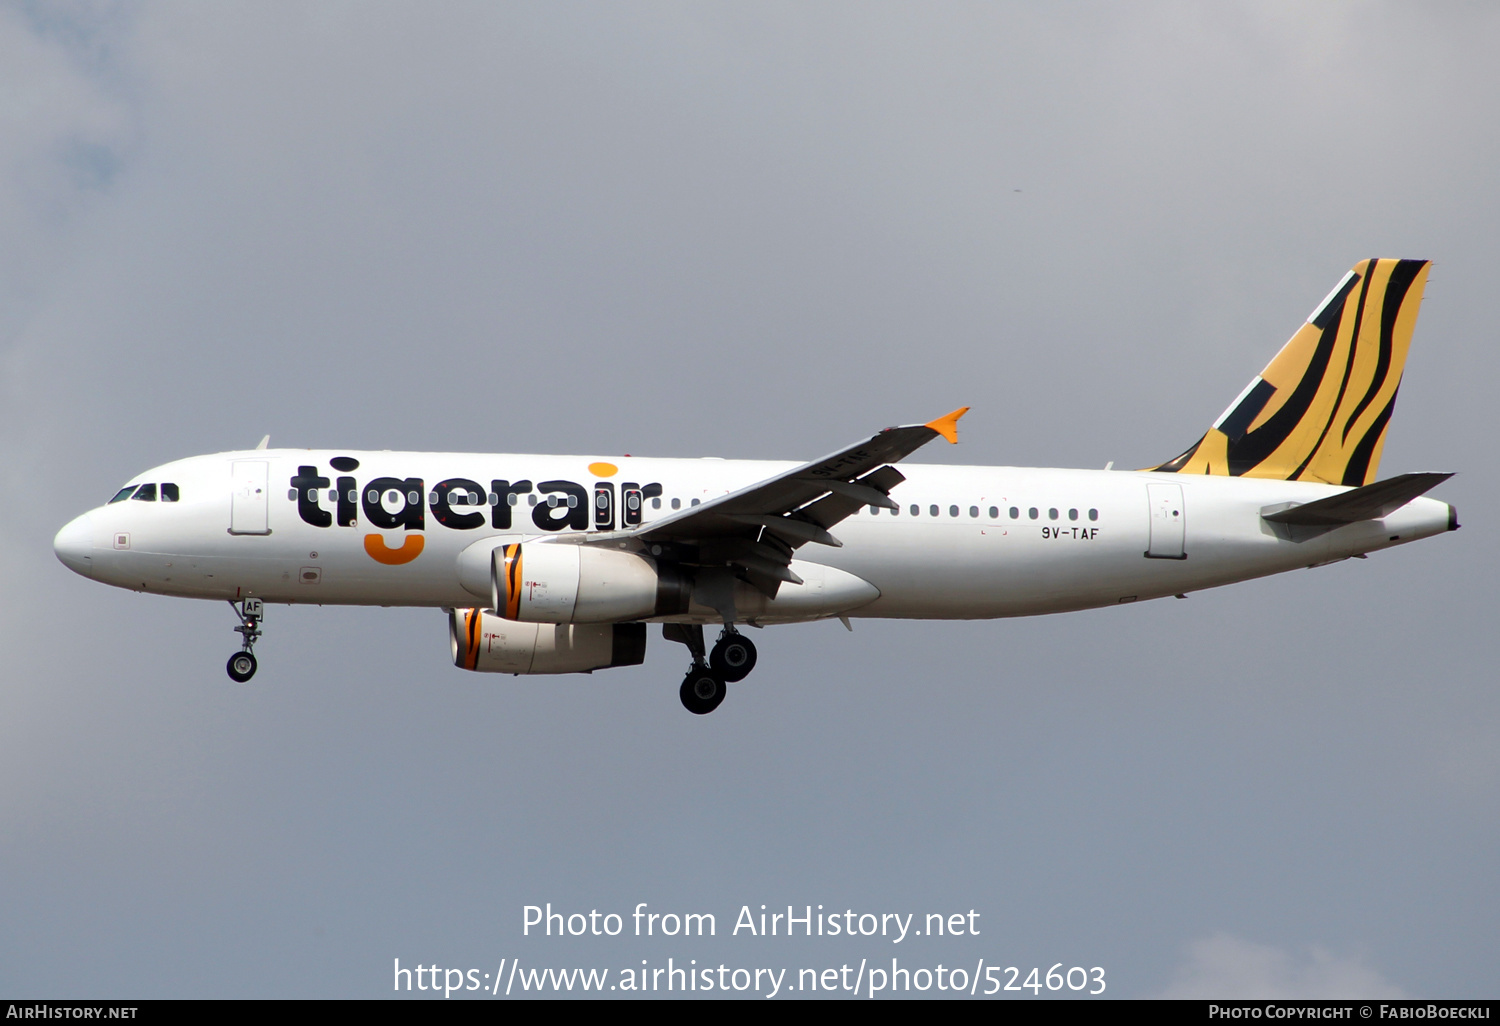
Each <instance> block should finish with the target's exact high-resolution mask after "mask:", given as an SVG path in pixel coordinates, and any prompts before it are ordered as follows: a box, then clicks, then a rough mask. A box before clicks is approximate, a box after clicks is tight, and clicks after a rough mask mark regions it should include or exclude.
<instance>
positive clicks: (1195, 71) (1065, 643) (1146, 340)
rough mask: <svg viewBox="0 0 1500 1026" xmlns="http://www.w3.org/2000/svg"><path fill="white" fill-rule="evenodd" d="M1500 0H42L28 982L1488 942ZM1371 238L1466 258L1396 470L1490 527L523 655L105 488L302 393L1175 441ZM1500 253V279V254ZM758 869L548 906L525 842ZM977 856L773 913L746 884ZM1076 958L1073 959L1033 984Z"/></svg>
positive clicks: (713, 436) (1492, 943)
mask: <svg viewBox="0 0 1500 1026" xmlns="http://www.w3.org/2000/svg"><path fill="white" fill-rule="evenodd" d="M1497 52H1500V9H1496V8H1495V7H1494V6H1493V5H1489V4H1443V5H1436V4H1429V5H1414V4H1400V3H1344V4H1318V5H1314V4H1284V3H1267V4H1225V3H1203V4H1192V3H1180V4H1178V3H1156V4H1131V5H1118V4H1103V3H1101V4H1087V3H1078V4H1047V5H1041V4H1037V5H1020V4H978V5H963V4H944V5H941V6H933V5H926V4H921V5H918V4H911V5H901V4H867V3H866V4H832V3H829V4H819V5H805V4H772V3H764V2H759V3H754V4H712V5H708V4H704V5H689V4H603V3H546V4H493V3H469V4H463V3H442V4H436V3H426V4H416V3H409V4H392V3H319V4H316V5H307V4H301V3H297V4H293V3H280V4H277V3H254V4H250V3H219V4H197V3H152V2H145V3H137V4H121V5H116V4H111V3H86V2H78V3H45V4H44V3H5V4H3V5H0V388H3V392H0V397H3V399H0V401H3V406H0V456H3V460H0V475H3V476H0V488H3V490H4V496H3V499H4V501H3V503H0V518H3V519H0V526H3V528H4V534H5V539H6V544H5V546H4V548H3V549H0V674H3V686H0V992H3V993H5V994H9V995H13V996H17V995H98V996H126V995H129V996H143V997H147V996H157V997H172V996H236V995H250V996H354V997H373V996H381V995H383V994H386V993H388V992H389V988H390V985H391V976H390V973H391V967H392V961H391V960H392V959H393V958H400V959H401V962H402V964H403V965H416V964H417V963H419V962H420V963H424V964H431V963H433V962H436V963H438V964H441V965H444V966H453V967H464V968H469V967H478V968H480V969H481V970H482V971H492V970H491V968H490V967H492V966H494V965H496V964H498V962H499V960H500V959H501V958H502V957H511V958H514V957H520V958H521V959H522V960H523V964H530V965H537V966H540V965H555V966H566V965H572V964H578V965H597V966H601V967H610V968H614V969H619V968H623V967H629V966H633V965H636V964H638V963H639V962H640V960H641V959H647V960H650V961H652V964H659V963H660V962H662V961H664V960H665V959H666V958H667V957H669V956H672V957H674V958H676V959H677V960H678V961H679V962H680V961H681V960H683V959H687V958H697V959H699V962H700V964H705V963H712V964H717V963H719V962H724V963H725V964H727V965H729V966H730V967H734V966H749V967H754V966H757V965H783V966H790V967H797V966H816V967H822V966H837V965H839V964H842V963H845V962H848V961H850V960H851V959H852V960H853V961H854V962H858V960H859V959H861V958H869V959H871V960H876V959H887V958H889V957H891V956H893V955H895V956H899V957H900V958H901V959H902V964H903V965H909V966H912V967H917V966H921V965H929V966H930V965H933V964H935V963H936V962H937V961H941V960H944V959H946V960H947V961H948V962H949V964H962V965H972V964H973V963H974V962H976V961H977V960H978V959H980V958H983V959H984V960H985V961H986V964H999V965H1017V966H1023V967H1029V966H1031V965H1038V966H1040V967H1041V968H1042V970H1043V971H1044V972H1045V970H1046V968H1047V967H1048V966H1050V965H1052V964H1053V963H1055V962H1059V961H1060V962H1064V963H1065V964H1066V965H1074V964H1079V965H1084V966H1095V965H1099V966H1104V967H1106V969H1107V971H1108V980H1109V983H1110V990H1109V993H1110V994H1111V995H1115V996H1145V995H1154V994H1163V993H1171V994H1208V993H1214V994H1243V995H1249V994H1263V995H1296V994H1325V995H1332V994H1340V993H1347V992H1351V991H1352V992H1359V993H1363V994H1369V995H1374V994H1398V993H1405V994H1408V995H1416V996H1489V997H1494V996H1496V992H1497V990H1500V987H1497V969H1496V964H1495V958H1494V955H1495V951H1496V950H1497V946H1500V945H1497V942H1500V927H1497V925H1496V924H1497V923H1500V914H1497V912H1500V874H1497V873H1496V865H1497V862H1496V857H1497V841H1500V828H1497V823H1500V753H1497V750H1496V745H1495V738H1496V736H1497V732H1500V697H1497V688H1496V686H1495V670H1494V666H1495V662H1496V630H1495V615H1496V611H1497V608H1500V605H1497V595H1496V584H1495V569H1496V565H1497V560H1496V554H1497V545H1496V540H1495V536H1494V517H1493V515H1492V511H1493V510H1494V509H1496V508H1497V505H1500V494H1497V492H1500V489H1497V486H1496V470H1497V467H1496V460H1495V456H1494V445H1495V442H1494V432H1493V430H1492V429H1491V428H1490V427H1488V426H1487V425H1488V417H1489V413H1488V412H1486V411H1492V410H1493V408H1494V402H1495V400H1494V390H1495V387H1496V382H1497V380H1500V376H1497V370H1500V357H1497V346H1496V337H1495V329H1494V325H1493V296H1494V294H1495V284H1494V280H1493V278H1492V277H1491V276H1492V275H1493V274H1494V273H1495V271H1494V267H1493V251H1494V240H1495V239H1496V238H1497V237H1500V218H1497V210H1500V206H1497V199H1496V184H1497V182H1496V172H1495V168H1496V167H1497V157H1500V152H1497V151H1500V130H1497V126H1500V65H1497V64H1496V62H1495V60H1494V54H1495V53H1497ZM1367 256H1391V257H1425V258H1430V259H1433V260H1435V261H1436V267H1435V269H1434V271H1433V274H1432V281H1431V284H1430V286H1429V288H1428V290H1427V295H1426V302H1425V304H1424V306H1423V309H1422V315H1421V320H1420V322H1419V323H1418V326H1417V332H1416V338H1415V343H1414V346H1413V348H1412V353H1411V357H1410V360H1409V362H1408V364H1407V371H1408V374H1407V377H1406V380H1405V384H1404V387H1403V389H1402V393H1401V398H1400V402H1399V404H1398V407H1397V410H1396V414H1395V417H1394V419H1393V422H1392V428H1391V432H1390V437H1389V440H1388V443H1387V445H1386V449H1385V456H1384V463H1383V465H1382V471H1383V472H1384V473H1386V474H1392V473H1399V472H1404V471H1414V470H1450V471H1457V472H1458V474H1459V476H1458V477H1456V478H1454V479H1453V480H1452V481H1450V482H1448V483H1447V484H1445V485H1443V486H1442V488H1441V489H1440V490H1439V492H1438V494H1439V497H1441V498H1444V499H1446V500H1448V501H1451V502H1454V503H1455V504H1456V505H1457V507H1458V509H1459V511H1460V514H1461V517H1462V519H1463V521H1464V524H1465V529H1464V530H1463V531H1461V532H1459V533H1458V534H1455V535H1449V536H1445V537H1442V538H1437V539H1433V540H1430V541H1427V542H1424V543H1419V544H1417V545H1413V546H1410V547H1407V548H1403V549H1399V550H1395V551H1391V552H1386V553H1381V554H1378V555H1376V556H1374V557H1372V558H1371V559H1369V560H1364V561H1350V562H1346V563H1342V564H1339V565H1337V566H1333V567H1329V568H1325V569H1320V570H1317V571H1303V572H1298V573H1294V574H1289V575H1284V576H1282V577H1279V578H1273V579H1270V580H1266V581H1261V582H1254V583H1249V584H1244V585H1239V586H1236V587H1233V588H1229V589H1222V590H1219V591H1215V592H1206V593H1199V594H1196V595H1193V596H1192V597H1191V598H1190V599H1189V600H1188V601H1184V602H1173V601H1166V602H1154V603H1144V604H1140V605H1138V606H1134V607H1131V608H1127V609H1113V610H1102V611H1096V612H1088V613H1078V614H1071V615H1066V616H1058V617H1051V618H1043V619H1034V620H1016V621H995V622H977V623H957V624H954V623H883V622H877V621H869V622H863V623H859V624H858V625H857V630H856V632H855V633H854V634H852V635H851V634H847V633H845V632H844V631H843V630H842V629H841V628H840V627H839V626H838V625H837V624H836V623H835V624H820V625H809V626H800V627H791V628H782V629H772V630H769V631H767V632H765V634H764V635H761V636H758V637H757V640H758V641H759V642H760V646H761V659H760V667H759V669H758V670H757V672H756V674H755V675H754V676H753V677H752V678H751V679H750V680H749V681H747V682H746V683H745V684H743V685H739V686H737V687H736V688H735V689H734V694H733V695H732V696H731V698H730V700H729V701H728V702H727V703H726V705H725V706H724V708H722V709H721V710H720V711H719V712H718V713H716V714H715V715H713V716H710V717H706V718H702V719H699V718H696V717H692V716H689V715H687V714H686V713H685V712H684V711H683V710H682V709H681V707H680V706H679V705H678V702H677V698H676V685H677V682H678V680H679V678H680V675H681V672H682V669H683V667H684V665H685V660H684V658H683V655H682V650H681V649H680V648H679V647H677V646H670V645H666V644H663V643H662V642H661V641H660V639H655V640H654V642H653V645H652V648H651V651H650V653H649V654H648V658H647V661H646V664H645V665H644V666H642V667H637V668H631V669H624V670H615V671H610V672H607V673H599V674H595V675H593V676H591V677H577V678H571V677H564V678H555V679H548V678H537V679H531V680H527V679H516V678H510V677H504V678H499V677H488V676H484V677H481V676H479V675H468V674H464V673H462V672H461V671H459V670H456V669H454V668H453V667H452V666H451V664H450V663H449V660H448V653H447V639H446V632H445V626H444V623H443V619H442V617H441V615H440V614H438V613H436V612H431V611H420V610H379V609H377V610H353V611H351V610H341V609H334V608H326V609H322V608H296V609H285V608H280V607H277V608H274V609H272V611H271V613H270V616H269V620H268V624H267V627H268V633H267V636H266V638H265V640H264V641H263V642H262V644H261V646H260V648H259V649H258V652H259V654H260V656H261V660H262V668H261V672H260V675H259V676H257V678H256V680H255V682H254V684H253V686H243V687H241V686H234V685H232V684H230V683H229V682H228V680H227V679H226V678H225V676H224V672H223V661H224V659H225V657H226V656H227V655H228V654H229V652H230V650H231V649H232V648H233V647H234V644H233V643H234V641H235V637H234V635H233V634H232V633H231V631H230V627H231V625H232V619H231V617H230V614H229V611H228V610H227V609H225V608H224V607H223V606H222V605H215V604H208V603H196V602H190V601H186V600H175V599H163V598H156V597H148V596H141V595H135V594H131V593H126V592H120V591H114V590H112V589H106V588H101V587H100V586H98V585H96V584H92V583H90V582H88V581H85V580H83V579H82V578H79V577H76V576H74V575H73V574H71V573H69V572H68V571H67V570H65V569H64V568H63V567H62V566H61V565H60V564H58V563H57V562H56V560H55V559H54V558H53V555H52V552H51V538H52V535H53V533H54V532H55V531H56V530H57V528H58V527H60V526H61V525H62V524H63V523H64V522H66V521H67V520H68V519H70V518H71V517H73V516H75V515H77V514H78V513H80V512H82V511H83V510H85V509H87V508H89V507H91V506H94V505H96V504H97V503H99V502H100V501H102V500H103V499H104V498H106V497H107V496H108V495H109V494H110V493H111V492H112V491H113V489H115V488H116V487H118V485H120V484H122V483H124V482H125V481H126V480H128V479H129V478H130V477H131V476H132V475H133V474H135V473H137V472H139V471H140V470H142V469H144V468H146V467H148V466H151V465H154V464H157V463H161V462H164V461H166V460H169V459H174V458H177V457H181V456H187V455H192V454H195V453H200V452H211V451H218V450H223V449H232V448H242V447H247V446H250V445H253V444H254V443H255V442H256V441H257V440H258V439H259V438H260V436H261V435H262V434H264V433H266V432H270V433H271V437H272V441H273V444H282V445H299V446H300V445H308V446H347V447H351V448H356V447H357V448H392V449H449V450H482V451H483V450H489V451H521V452H532V451H539V452H583V453H601V454H608V453H616V452H632V453H636V454H656V455H685V456H696V455H719V456H729V457H764V458H778V459H796V458H811V457H814V456H816V455H819V454H821V453H823V452H826V451H828V450H830V449H832V448H834V447H836V446H838V445H840V444H843V443H845V442H848V441H851V440H853V439H855V438H858V437H860V436H861V435H863V434H864V433H867V432H869V431H871V430H873V429H876V428H879V427H882V426H884V425H887V424H891V423H902V422H911V421H916V420H925V419H928V418H930V417H932V416H934V415H936V414H939V413H942V412H945V411H947V410H949V409H951V408H953V407H954V406H957V405H972V406H973V407H974V411H973V412H972V413H971V414H970V415H969V416H968V418H967V419H966V420H965V421H964V424H963V427H964V433H963V437H962V442H961V445H960V446H958V447H957V448H950V447H947V446H943V447H942V451H938V450H937V449H936V448H934V449H932V450H928V451H927V452H924V454H923V458H930V459H936V460H945V461H962V462H969V463H1006V464H1019V465H1043V466H1086V467H1101V466H1103V465H1104V463H1105V462H1106V461H1108V460H1113V461H1115V463H1116V465H1118V466H1122V467H1134V466H1145V465H1149V464H1152V463H1156V462H1160V461H1161V460H1164V459H1166V458H1169V457H1171V456H1173V455H1175V454H1176V453H1178V452H1179V451H1180V450H1181V449H1182V448H1184V447H1185V446H1186V445H1187V444H1189V443H1190V442H1192V441H1193V440H1194V439H1195V438H1196V437H1197V436H1198V435H1199V434H1200V433H1201V432H1202V430H1203V429H1204V427H1206V425H1207V424H1208V423H1209V422H1210V421H1211V420H1212V418H1213V417H1214V416H1215V415H1217V414H1218V413H1219V411H1220V410H1221V409H1222V408H1223V407H1224V406H1225V405H1226V404H1227V403H1228V401H1229V400H1230V399H1231V398H1232V397H1233V396H1234V395H1235V394H1236V393H1237V392H1238V391H1239V390H1240V388H1241V387H1243V385H1244V384H1245V382H1246V381H1248V380H1249V378H1250V377H1251V376H1252V375H1253V374H1255V373H1256V372H1257V371H1258V370H1259V369H1260V368H1261V367H1262V366H1263V365H1264V363H1265V362H1266V360H1267V359H1268V358H1269V357H1270V356H1271V355H1272V354H1273V353H1274V352H1275V350H1276V349H1277V348H1278V347H1279V346H1280V345H1281V343H1282V342H1283V341H1284V340H1285V339H1286V338H1287V337H1288V336H1289V335H1290V334H1291V332H1292V330H1293V329H1294V328H1295V327H1296V326H1297V324H1298V323H1299V322H1300V320H1301V319H1302V318H1303V317H1305V316H1306V315H1307V313H1308V311H1309V310H1310V309H1311V308H1312V307H1313V305H1314V304H1315V303H1316V302H1317V300H1318V299H1319V298H1321V297H1322V296H1323V294H1324V293H1325V292H1326V291H1327V290H1328V289H1329V287H1331V286H1332V285H1333V284H1334V282H1336V281H1337V280H1338V278H1339V276H1340V275H1342V274H1343V272H1344V271H1345V270H1346V269H1347V268H1348V267H1349V266H1350V265H1352V264H1353V263H1354V262H1355V261H1357V260H1359V259H1362V258H1364V257H1367ZM1487 282H1488V284H1486V283H1487ZM547 901H550V902H552V903H553V904H554V906H557V907H559V908H564V909H568V910H574V911H579V910H581V911H587V910H589V909H591V908H597V909H600V910H601V911H620V912H624V911H628V910H629V909H630V908H632V907H634V905H635V904H636V903H637V902H642V901H644V902H649V903H650V904H651V907H652V908H653V909H657V910H660V911H667V910H678V911H703V912H713V913H715V914H716V915H717V916H718V917H719V933H720V936H719V937H717V938H715V939H714V940H713V941H707V940H705V941H701V942H698V941H695V942H692V943H688V942H683V941H674V942H670V943H663V942H650V943H648V942H638V941H635V940H629V941H627V940H625V939H623V938H622V939H617V940H609V941H605V940H598V941H595V940H569V941H558V940H555V939H554V940H552V941H546V940H538V939H535V938H531V939H523V938H522V936H521V933H520V924H521V907H522V906H523V905H525V904H531V903H543V902H547ZM761 903H765V904H767V905H770V906H773V907H775V906H778V905H779V906H785V905H787V904H789V903H790V904H794V905H797V906H798V907H799V908H800V907H801V906H803V905H806V904H813V905H817V904H823V905H824V906H825V908H826V909H829V910H835V909H836V910H840V911H842V910H843V909H846V908H850V909H854V910H856V911H870V912H917V913H919V914H920V913H925V912H931V911H967V910H968V909H971V908H972V909H975V910H977V911H979V912H980V913H981V914H982V918H981V919H980V920H979V922H980V925H981V929H982V930H983V933H982V934H981V936H980V937H978V938H963V939H949V940H947V941H944V942H938V941H936V940H931V941H928V942H927V943H926V944H925V945H924V946H918V944H917V943H915V942H907V943H906V944H903V945H902V946H900V947H893V946H892V945H890V944H889V943H887V942H881V943H877V942H875V941H854V942H850V941H846V940H842V939H841V940H839V941H834V940H830V939H827V938H824V939H817V938H814V939H813V940H810V941H801V940H799V941H795V942H786V941H782V942H781V943H780V944H778V943H776V942H775V941H772V940H770V939H765V940H760V941H754V940H749V939H747V938H745V937H744V936H743V934H742V935H741V936H740V937H736V938H730V937H726V936H724V934H726V933H727V932H728V928H729V927H730V925H731V924H732V922H733V919H734V915H735V913H737V912H738V910H739V908H740V906H741V905H745V904H749V905H751V906H752V907H753V908H758V906H759V905H760V904H761ZM1027 993H1029V992H1027Z"/></svg>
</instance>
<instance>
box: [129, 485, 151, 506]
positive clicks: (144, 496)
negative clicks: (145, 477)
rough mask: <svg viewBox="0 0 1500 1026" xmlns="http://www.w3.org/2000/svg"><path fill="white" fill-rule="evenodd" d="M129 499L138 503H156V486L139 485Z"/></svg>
mask: <svg viewBox="0 0 1500 1026" xmlns="http://www.w3.org/2000/svg"><path fill="white" fill-rule="evenodd" d="M131 498H132V499H135V500H137V501H139V502H155V501H156V485H154V484H143V485H141V486H140V487H139V488H137V489H136V490H135V494H134V495H132V496H131Z"/></svg>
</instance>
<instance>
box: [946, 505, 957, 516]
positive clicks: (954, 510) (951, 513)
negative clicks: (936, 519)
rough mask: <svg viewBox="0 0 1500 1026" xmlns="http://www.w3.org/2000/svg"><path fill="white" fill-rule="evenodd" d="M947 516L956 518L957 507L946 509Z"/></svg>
mask: <svg viewBox="0 0 1500 1026" xmlns="http://www.w3.org/2000/svg"><path fill="white" fill-rule="evenodd" d="M948 515H949V516H950V517H956V516H958V507H957V506H949V507H948Z"/></svg>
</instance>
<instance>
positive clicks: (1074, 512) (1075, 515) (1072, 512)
mask: <svg viewBox="0 0 1500 1026" xmlns="http://www.w3.org/2000/svg"><path fill="white" fill-rule="evenodd" d="M1068 519H1069V520H1077V519H1078V511H1077V510H1076V509H1070V510H1068Z"/></svg>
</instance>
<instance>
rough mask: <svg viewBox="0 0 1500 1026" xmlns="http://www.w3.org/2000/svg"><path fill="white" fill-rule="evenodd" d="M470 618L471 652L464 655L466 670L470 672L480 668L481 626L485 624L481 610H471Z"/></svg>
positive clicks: (469, 612)
mask: <svg viewBox="0 0 1500 1026" xmlns="http://www.w3.org/2000/svg"><path fill="white" fill-rule="evenodd" d="M467 615H468V617H469V630H468V635H469V650H468V652H467V653H465V654H464V668H465V669H468V670H472V669H475V668H476V667H478V666H479V625H480V624H481V623H483V622H484V618H483V617H482V616H481V615H480V613H479V610H477V609H470V610H469V611H468V614H467Z"/></svg>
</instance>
